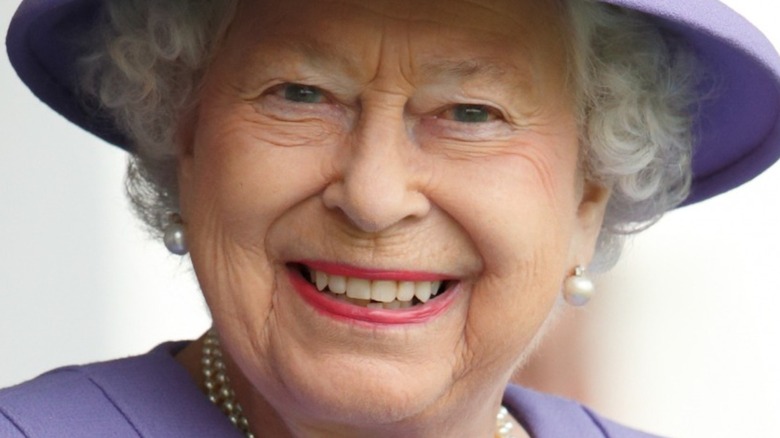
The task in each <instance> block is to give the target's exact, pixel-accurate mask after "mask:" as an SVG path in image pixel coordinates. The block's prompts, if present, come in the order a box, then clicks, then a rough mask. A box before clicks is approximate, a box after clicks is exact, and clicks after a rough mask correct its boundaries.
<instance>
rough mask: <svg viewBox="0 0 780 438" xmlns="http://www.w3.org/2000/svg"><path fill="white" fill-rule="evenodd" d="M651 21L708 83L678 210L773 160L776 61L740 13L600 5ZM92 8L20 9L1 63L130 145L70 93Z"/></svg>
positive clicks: (630, 1) (686, 5)
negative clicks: (693, 59)
mask: <svg viewBox="0 0 780 438" xmlns="http://www.w3.org/2000/svg"><path fill="white" fill-rule="evenodd" d="M601 1H602V2H604V3H609V4H613V5H617V6H621V7H624V8H629V9H634V10H638V11H641V12H643V13H646V14H648V15H651V16H654V17H656V19H657V20H658V24H659V25H660V26H661V27H662V28H664V29H666V30H667V31H668V32H671V33H673V34H675V35H676V36H677V37H678V38H683V39H684V40H685V41H686V42H687V44H688V45H689V46H690V47H692V48H693V49H694V50H695V51H696V52H697V53H698V54H699V56H700V57H701V59H702V60H703V62H704V63H705V65H706V67H707V68H708V69H709V70H711V71H712V77H714V78H717V81H718V84H717V93H715V94H714V95H713V96H709V97H708V98H707V99H703V100H702V102H701V105H700V112H699V114H698V117H697V119H696V123H695V131H694V134H695V137H696V144H695V149H694V155H693V174H694V178H693V185H692V189H691V194H690V196H689V197H688V198H687V199H686V200H685V202H684V204H683V205H686V204H692V203H695V202H699V201H702V200H704V199H707V198H710V197H712V196H715V195H717V194H719V193H723V192H725V191H728V190H731V189H732V188H734V187H737V186H739V185H741V184H743V183H745V182H747V181H749V180H751V179H753V178H754V177H755V176H756V175H758V174H760V173H761V172H763V171H764V170H766V169H767V168H768V167H769V166H771V165H772V164H773V163H774V162H776V161H777V160H778V159H779V158H780V57H778V54H777V51H776V50H775V49H774V48H773V47H772V45H771V43H770V42H769V41H768V40H767V39H766V37H764V35H763V34H762V33H761V32H760V31H758V30H757V29H756V28H755V27H754V26H753V25H751V24H750V23H749V22H747V21H746V20H745V19H744V18H742V17H741V16H740V15H739V14H737V13H736V12H734V11H733V10H731V9H730V8H728V7H727V6H725V5H723V4H722V3H720V2H718V1H714V0H686V1H676V2H674V1H658V0H601ZM100 5H101V0H25V1H24V2H22V4H21V6H20V7H19V9H18V10H17V12H16V14H15V15H14V18H13V20H12V21H11V23H10V26H9V31H8V36H7V39H6V45H7V49H8V55H9V58H10V60H11V63H12V64H13V66H14V68H15V69H16V71H17V73H18V74H19V76H20V77H21V79H22V80H23V81H24V82H25V84H26V85H27V86H28V87H29V88H30V89H31V90H32V91H33V93H35V95H36V96H38V97H39V98H40V99H41V100H43V101H44V102H45V103H46V104H48V105H49V106H50V107H51V108H53V109H54V110H55V111H57V112H59V113H60V114H62V115H63V116H64V117H66V118H67V119H68V120H70V121H71V122H73V123H75V124H76V125H79V126H81V127H82V128H84V129H86V130H87V131H89V132H91V133H93V134H95V135H97V136H98V137H100V138H102V139H104V140H105V141H107V142H109V143H112V144H114V145H117V146H119V147H121V148H123V149H126V150H128V151H130V152H132V144H131V143H130V142H129V141H128V139H127V138H126V136H125V135H123V134H122V132H121V131H119V130H118V129H117V128H116V127H115V126H114V125H113V124H112V122H111V120H110V119H109V118H108V117H107V116H106V115H104V114H100V113H96V112H94V111H88V110H86V109H85V108H84V106H83V105H81V101H80V99H79V97H78V96H77V94H76V92H75V91H74V90H76V89H77V87H76V73H75V65H74V63H75V60H76V59H77V57H78V46H77V45H76V44H74V41H76V36H77V35H78V34H79V33H80V32H83V30H84V29H85V28H89V27H91V26H92V25H93V24H94V22H95V20H96V18H97V16H98V14H99V10H100Z"/></svg>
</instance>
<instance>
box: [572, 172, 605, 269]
mask: <svg viewBox="0 0 780 438" xmlns="http://www.w3.org/2000/svg"><path fill="white" fill-rule="evenodd" d="M610 195H611V190H610V189H609V188H608V187H606V186H604V185H603V184H599V183H597V182H595V181H585V182H584V183H583V188H582V193H581V198H580V200H579V206H578V208H577V218H576V227H575V231H574V235H573V238H572V246H571V252H570V265H571V266H572V267H574V266H577V265H584V266H587V265H588V264H589V263H590V261H591V260H592V259H593V254H594V253H595V251H596V242H597V241H598V237H599V233H600V232H601V225H602V224H603V223H604V214H605V212H606V210H607V204H608V203H609V198H610Z"/></svg>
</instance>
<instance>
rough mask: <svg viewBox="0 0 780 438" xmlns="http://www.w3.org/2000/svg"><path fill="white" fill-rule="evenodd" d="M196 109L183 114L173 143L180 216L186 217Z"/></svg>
mask: <svg viewBox="0 0 780 438" xmlns="http://www.w3.org/2000/svg"><path fill="white" fill-rule="evenodd" d="M197 118H198V117H197V109H196V108H193V109H191V110H189V111H187V112H185V114H184V116H183V117H182V118H181V120H180V122H179V125H178V129H177V130H176V134H175V138H174V143H175V149H176V172H177V178H178V184H179V208H180V210H181V214H182V215H184V216H185V217H186V215H187V211H188V209H187V199H188V192H189V188H190V187H191V183H192V174H193V171H194V169H193V166H194V163H193V161H194V147H195V146H194V145H195V127H196V126H197Z"/></svg>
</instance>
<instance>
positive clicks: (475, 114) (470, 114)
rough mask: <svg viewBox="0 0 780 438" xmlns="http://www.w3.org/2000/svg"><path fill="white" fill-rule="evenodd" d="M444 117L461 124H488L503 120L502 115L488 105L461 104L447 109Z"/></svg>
mask: <svg viewBox="0 0 780 438" xmlns="http://www.w3.org/2000/svg"><path fill="white" fill-rule="evenodd" d="M444 117H445V118H447V119H450V120H453V121H455V122H459V123H487V122H492V121H494V120H499V119H501V114H500V113H499V112H498V110H496V109H495V108H491V107H489V106H487V105H478V104H459V105H453V106H452V107H450V108H449V109H447V110H446V111H445V112H444Z"/></svg>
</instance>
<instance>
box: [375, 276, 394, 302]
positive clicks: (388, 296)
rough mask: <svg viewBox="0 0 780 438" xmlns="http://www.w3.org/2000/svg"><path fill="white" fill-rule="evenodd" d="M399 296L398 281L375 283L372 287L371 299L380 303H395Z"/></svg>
mask: <svg viewBox="0 0 780 438" xmlns="http://www.w3.org/2000/svg"><path fill="white" fill-rule="evenodd" d="M397 294H398V282H397V281H386V280H381V281H375V282H374V284H373V286H372V287H371V299H372V300H374V301H379V302H381V303H389V302H391V301H395V297H396V295H397Z"/></svg>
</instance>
